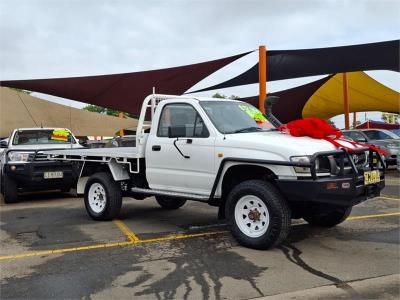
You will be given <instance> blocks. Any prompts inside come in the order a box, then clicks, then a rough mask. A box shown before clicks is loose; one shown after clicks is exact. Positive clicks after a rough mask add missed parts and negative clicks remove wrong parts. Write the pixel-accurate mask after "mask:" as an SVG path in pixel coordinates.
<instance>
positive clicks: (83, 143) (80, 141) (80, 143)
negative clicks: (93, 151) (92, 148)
mask: <svg viewBox="0 0 400 300" xmlns="http://www.w3.org/2000/svg"><path fill="white" fill-rule="evenodd" d="M78 143H79V145H81V146H84V147H86V146H87V141H85V140H81V139H78Z"/></svg>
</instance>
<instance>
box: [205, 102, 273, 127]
mask: <svg viewBox="0 0 400 300" xmlns="http://www.w3.org/2000/svg"><path fill="white" fill-rule="evenodd" d="M200 105H201V106H202V107H203V109H204V111H205V112H206V114H207V115H208V117H209V118H210V120H211V122H213V124H214V126H215V127H216V128H217V130H218V131H219V132H221V133H224V134H230V133H239V132H252V131H263V130H271V129H273V128H274V126H273V125H272V124H271V123H270V122H269V121H268V120H267V118H266V117H265V116H264V115H263V114H262V112H260V111H259V110H258V109H257V108H255V107H254V106H253V105H251V104H248V103H244V102H239V101H201V102H200Z"/></svg>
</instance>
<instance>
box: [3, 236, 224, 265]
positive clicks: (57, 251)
mask: <svg viewBox="0 0 400 300" xmlns="http://www.w3.org/2000/svg"><path fill="white" fill-rule="evenodd" d="M226 232H228V231H212V232H204V233H195V234H175V235H170V236H165V237H159V238H151V239H146V240H137V241H135V242H134V241H129V242H115V243H107V244H98V245H90V246H82V247H74V248H61V249H53V250H44V251H35V252H26V253H20V254H15V255H4V256H0V261H2V260H12V259H19V258H27V257H33V256H47V255H52V254H64V253H71V252H79V251H89V250H95V249H106V248H117V247H126V246H131V245H133V246H134V245H137V244H146V243H157V242H163V241H173V240H180V239H189V238H196V237H201V236H210V235H215V234H221V233H226Z"/></svg>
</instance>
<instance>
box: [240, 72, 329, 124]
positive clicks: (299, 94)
mask: <svg viewBox="0 0 400 300" xmlns="http://www.w3.org/2000/svg"><path fill="white" fill-rule="evenodd" d="M332 76H333V75H331V76H327V77H324V78H322V79H319V80H317V81H313V82H311V83H308V84H305V85H301V86H298V87H295V88H292V89H288V90H284V91H279V92H276V93H271V94H268V95H269V96H270V95H271V96H279V101H278V103H276V104H275V105H274V106H273V108H272V112H273V114H274V115H275V117H277V118H278V120H279V121H281V122H282V123H287V122H289V121H292V120H296V119H301V118H302V117H303V116H302V112H303V107H304V105H305V104H306V102H307V101H308V99H309V98H310V97H311V96H312V95H313V94H314V93H315V92H316V91H317V90H318V89H319V88H320V87H321V86H322V85H323V84H325V83H326V82H327V81H328V80H329V79H330V78H331V77H332ZM240 100H242V101H244V102H247V103H250V104H252V105H254V106H256V107H258V96H253V97H247V98H241V99H240Z"/></svg>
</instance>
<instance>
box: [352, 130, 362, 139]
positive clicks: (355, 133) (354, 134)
mask: <svg viewBox="0 0 400 300" xmlns="http://www.w3.org/2000/svg"><path fill="white" fill-rule="evenodd" d="M353 140H355V141H362V140H365V137H364V136H363V135H362V133H359V132H357V131H354V132H353Z"/></svg>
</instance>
